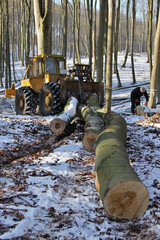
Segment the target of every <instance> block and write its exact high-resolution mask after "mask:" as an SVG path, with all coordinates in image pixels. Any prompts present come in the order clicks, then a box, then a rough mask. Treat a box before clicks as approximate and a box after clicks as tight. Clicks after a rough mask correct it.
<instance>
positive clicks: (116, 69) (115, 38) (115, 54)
mask: <svg viewBox="0 0 160 240" xmlns="http://www.w3.org/2000/svg"><path fill="white" fill-rule="evenodd" d="M116 12H117V14H116V21H115V31H114V72H115V73H116V75H117V81H118V87H122V84H121V80H120V76H119V71H118V64H117V58H118V34H119V18H120V0H118V6H117V11H116Z"/></svg>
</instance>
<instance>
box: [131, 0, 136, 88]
mask: <svg viewBox="0 0 160 240" xmlns="http://www.w3.org/2000/svg"><path fill="white" fill-rule="evenodd" d="M134 28H135V0H133V1H132V31H131V65H132V77H133V84H135V83H136V77H135V70H134V59H133V49H134Z"/></svg>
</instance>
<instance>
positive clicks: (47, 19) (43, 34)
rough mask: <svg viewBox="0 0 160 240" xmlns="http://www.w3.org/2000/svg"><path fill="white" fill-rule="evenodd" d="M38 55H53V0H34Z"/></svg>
mask: <svg viewBox="0 0 160 240" xmlns="http://www.w3.org/2000/svg"><path fill="white" fill-rule="evenodd" d="M34 15H35V23H36V30H37V40H38V55H40V54H47V55H49V54H52V44H51V43H52V41H51V39H52V37H51V33H52V31H51V30H52V24H51V20H52V0H34Z"/></svg>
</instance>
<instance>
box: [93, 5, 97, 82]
mask: <svg viewBox="0 0 160 240" xmlns="http://www.w3.org/2000/svg"><path fill="white" fill-rule="evenodd" d="M96 19H97V0H95V3H94V24H93V37H92V41H93V69H92V79H93V80H94V74H95V70H96V63H97V61H96V45H97V44H96V29H97V23H96Z"/></svg>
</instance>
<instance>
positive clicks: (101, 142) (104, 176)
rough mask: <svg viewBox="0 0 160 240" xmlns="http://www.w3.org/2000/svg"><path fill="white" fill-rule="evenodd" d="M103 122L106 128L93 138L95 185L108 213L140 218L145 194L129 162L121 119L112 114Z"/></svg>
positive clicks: (147, 198) (145, 191) (120, 216)
mask: <svg viewBox="0 0 160 240" xmlns="http://www.w3.org/2000/svg"><path fill="white" fill-rule="evenodd" d="M107 121H108V127H107V128H106V129H105V130H104V131H103V132H102V133H101V134H100V135H99V136H98V138H97V141H96V150H95V152H96V162H95V172H96V178H95V184H96V188H97V190H98V192H99V194H100V196H101V199H102V202H103V205H104V208H105V210H106V211H107V212H108V214H109V215H111V216H113V217H117V218H125V219H133V218H136V217H140V216H142V215H143V214H144V213H145V211H146V208H147V205H148V201H149V193H148V190H147V188H146V186H145V185H144V184H143V183H142V182H141V180H140V179H139V177H138V175H137V174H136V172H135V171H134V169H133V168H132V167H131V165H130V163H129V158H128V154H127V152H126V149H125V142H126V130H125V129H126V126H125V121H123V119H122V117H121V116H120V115H119V114H116V113H111V114H110V115H108V116H107V117H106V123H107Z"/></svg>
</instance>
